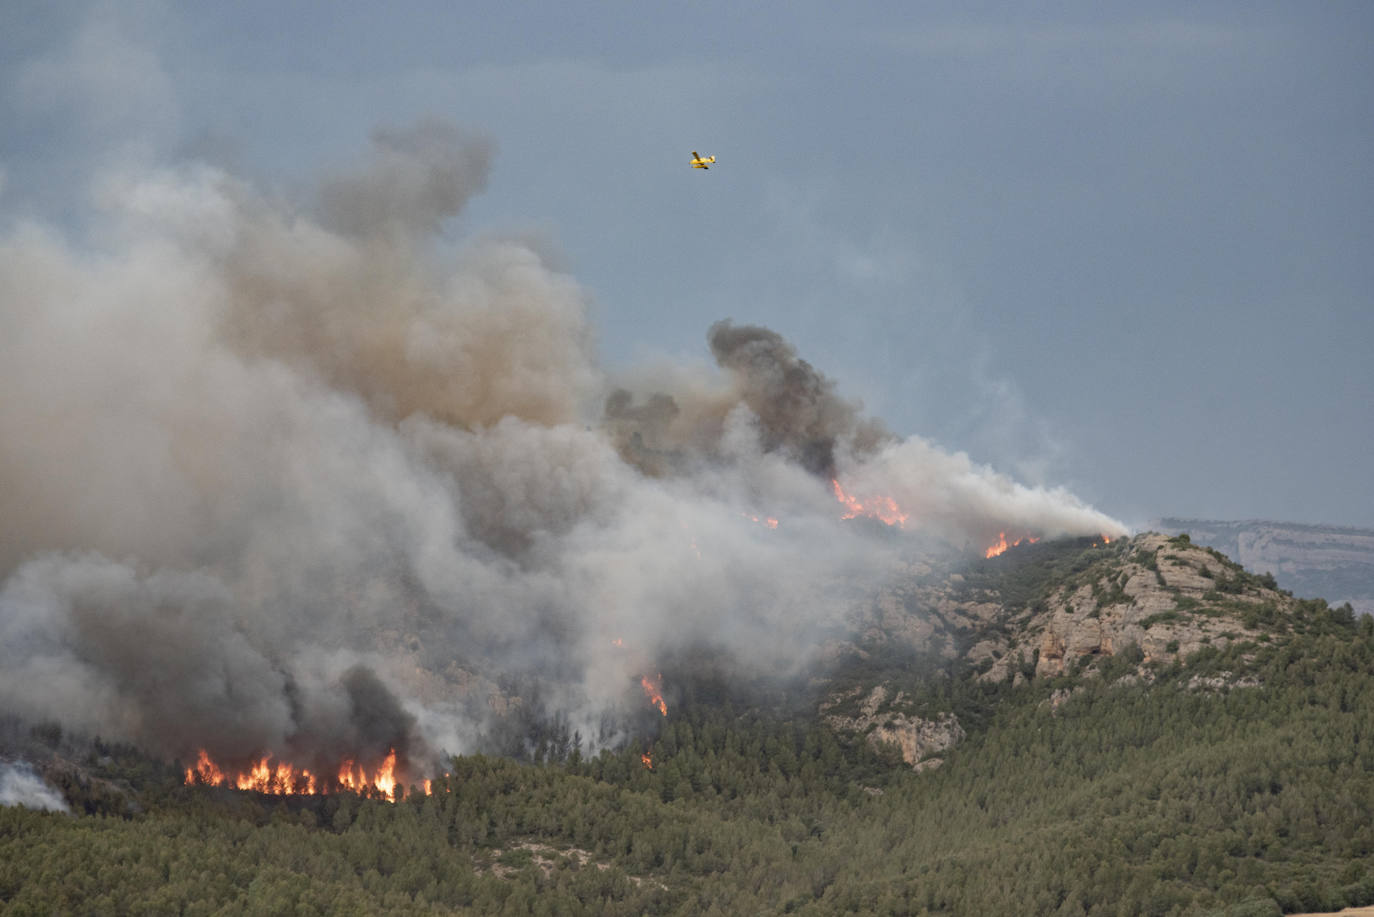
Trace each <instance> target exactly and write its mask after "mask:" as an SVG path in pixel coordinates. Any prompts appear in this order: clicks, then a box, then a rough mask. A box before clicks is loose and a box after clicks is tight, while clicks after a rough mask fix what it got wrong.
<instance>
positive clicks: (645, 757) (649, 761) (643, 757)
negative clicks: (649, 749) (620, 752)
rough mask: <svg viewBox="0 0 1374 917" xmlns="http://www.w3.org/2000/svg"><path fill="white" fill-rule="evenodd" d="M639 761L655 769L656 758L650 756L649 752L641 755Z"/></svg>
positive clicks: (650, 768)
mask: <svg viewBox="0 0 1374 917" xmlns="http://www.w3.org/2000/svg"><path fill="white" fill-rule="evenodd" d="M639 763H640V764H643V765H644V766H645V767H647V768H648V769H649V770H653V769H654V759H653V758H652V757H650V756H649V755H648V754H647V753H646V754H642V755H640V756H639Z"/></svg>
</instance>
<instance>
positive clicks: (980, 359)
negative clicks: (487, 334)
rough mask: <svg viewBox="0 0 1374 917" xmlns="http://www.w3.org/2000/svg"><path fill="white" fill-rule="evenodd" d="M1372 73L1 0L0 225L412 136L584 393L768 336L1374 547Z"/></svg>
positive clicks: (1095, 28)
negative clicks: (381, 135) (428, 139)
mask: <svg viewBox="0 0 1374 917" xmlns="http://www.w3.org/2000/svg"><path fill="white" fill-rule="evenodd" d="M1371 48H1374V4H1370V3H1366V2H1350V3H1342V2H1324V3H1291V4H1266V3H1255V2H1243V3H1221V4H1207V3H1187V4H1177V5H1162V4H1154V5H1150V4H1144V3H1123V4H1104V3H1081V4H1061V5H1056V6H1054V7H1053V9H1052V10H1051V11H1050V12H1037V13H1034V14H1032V13H1028V12H1025V11H1024V8H1023V6H1022V5H1020V4H1016V5H1013V4H992V3H950V4H916V3H910V2H894V3H858V4H838V3H829V4H820V3H809V2H790V3H786V4H783V3H776V4H749V3H739V2H731V3H708V2H691V3H673V4H667V3H652V2H644V0H636V2H622V3H612V2H600V3H569V2H529V3H453V2H437V0H436V2H403V0H392V2H388V3H384V4H383V3H367V4H363V3H356V4H344V3H327V4H326V3H314V4H302V3H292V2H282V0H273V2H234V3H224V2H203V3H176V4H171V3H169V4H165V5H160V4H133V3H119V4H109V5H101V4H96V5H89V4H78V3H49V2H16V0H9V2H6V3H5V4H4V5H3V6H0V125H3V127H0V168H3V170H4V171H3V174H4V182H3V191H0V220H3V221H4V222H5V223H6V224H7V225H13V223H14V221H16V220H18V219H24V218H29V217H37V218H39V219H41V220H43V221H45V222H48V223H52V224H54V225H56V226H59V227H61V228H62V229H63V230H64V231H66V232H70V233H72V234H73V235H74V236H77V237H79V236H80V235H81V234H82V228H83V227H84V226H85V225H86V222H87V216H86V208H87V206H88V204H87V201H88V199H89V193H90V188H91V185H92V182H93V180H94V178H95V177H96V176H97V175H98V174H99V172H100V170H101V169H102V168H103V167H105V166H108V165H109V164H111V163H131V162H132V163H137V162H147V163H150V164H162V163H170V162H174V161H177V160H179V159H186V158H190V157H199V158H205V159H208V160H209V161H211V162H214V163H216V164H218V165H222V166H225V167H227V168H230V169H232V170H233V171H235V172H236V173H238V174H240V175H244V176H247V177H249V178H251V179H252V180H254V181H256V182H259V183H261V184H263V185H265V186H268V187H281V188H289V187H292V186H293V185H295V184H298V183H299V182H301V181H302V180H308V179H310V177H311V176H314V175H317V174H319V173H320V172H321V171H322V170H323V171H328V170H330V169H336V168H341V167H344V166H346V165H348V164H349V163H352V162H354V161H356V160H357V159H358V158H359V157H360V156H361V155H362V154H363V152H364V150H365V149H366V145H367V138H368V135H369V133H370V131H371V130H372V129H373V128H375V127H377V126H405V125H408V124H411V123H413V122H414V121H415V120H416V119H417V118H420V117H423V116H429V115H437V116H440V117H443V118H447V119H450V120H452V121H453V122H455V123H457V124H459V125H461V126H463V127H464V128H468V129H471V130H473V131H475V132H479V133H482V134H484V135H486V136H488V137H490V138H491V139H492V140H493V141H494V142H495V144H496V146H497V157H496V160H495V166H494V169H493V172H492V175H491V179H490V182H489V185H488V189H487V191H486V192H485V193H484V194H483V195H482V196H480V197H479V198H478V199H477V200H476V201H475V202H474V203H473V204H472V205H471V206H470V207H469V208H468V210H467V211H466V212H465V213H464V214H463V215H462V216H461V217H460V218H459V220H458V221H457V222H458V225H455V226H452V227H450V229H449V232H450V233H452V234H453V235H454V237H455V238H456V237H459V236H461V235H463V234H466V233H470V232H483V231H502V232H504V231H511V230H515V231H532V232H537V233H540V234H542V235H544V236H546V237H547V238H548V239H549V240H551V242H552V244H553V245H554V246H556V247H557V248H558V249H559V250H561V251H562V252H563V253H564V255H565V258H566V266H567V269H568V270H569V272H570V273H572V274H573V275H574V276H575V277H576V278H577V279H578V280H579V282H580V283H581V284H583V285H584V287H585V288H586V290H587V291H588V293H589V295H590V297H591V298H592V300H593V301H594V308H595V312H596V324H597V327H598V329H599V337H600V347H601V350H602V353H603V355H604V359H605V361H606V363H607V364H609V365H612V366H617V365H623V364H628V363H631V362H634V361H637V360H641V359H644V358H646V357H651V356H653V355H655V354H671V355H674V356H679V357H681V356H687V357H689V358H693V359H699V360H701V361H702V362H707V361H709V355H708V353H707V349H706V346H705V332H706V329H707V327H708V326H709V325H710V323H711V322H713V321H715V320H716V319H719V318H726V317H730V318H734V319H735V320H736V321H738V322H752V323H759V324H764V325H767V326H769V327H771V328H773V329H775V330H777V331H779V332H780V333H782V334H783V335H784V336H786V337H787V338H788V339H790V340H791V341H793V342H794V343H795V344H796V345H797V346H798V348H799V349H800V351H801V353H802V354H803V356H805V357H806V358H807V359H808V360H810V361H811V362H812V363H813V364H815V365H816V366H817V367H819V368H820V369H821V370H822V371H824V372H826V373H827V374H829V375H830V376H832V377H834V378H836V379H837V380H839V382H840V384H841V386H842V389H843V390H844V391H845V392H847V393H849V394H851V395H853V396H856V397H859V398H862V399H863V400H864V402H865V404H866V405H867V407H868V409H869V410H870V411H872V412H873V413H875V414H878V415H880V416H882V417H884V418H885V419H886V420H887V422H888V423H889V425H890V426H892V427H893V429H895V430H897V431H898V432H901V433H918V434H922V435H924V436H927V437H929V438H931V439H933V440H934V441H936V442H937V443H939V444H941V445H943V446H945V447H947V448H950V449H958V450H965V451H967V452H968V453H969V454H970V455H971V456H972V457H973V458H974V459H975V460H978V461H981V462H987V463H990V464H992V465H993V466H995V467H997V468H999V469H1001V470H1004V471H1007V472H1009V473H1011V474H1013V475H1015V476H1017V477H1018V478H1020V479H1022V480H1025V481H1028V482H1031V483H1051V484H1064V485H1066V486H1067V487H1069V488H1070V489H1072V490H1073V491H1075V492H1076V493H1078V494H1079V495H1080V496H1082V497H1083V498H1085V499H1087V500H1089V501H1091V502H1092V503H1094V504H1095V505H1096V506H1097V507H1098V508H1100V509H1102V510H1104V511H1106V512H1108V513H1111V514H1113V515H1115V516H1118V517H1120V518H1123V519H1125V520H1127V521H1129V522H1133V523H1137V524H1138V523H1141V522H1144V521H1146V520H1148V519H1149V518H1152V517H1155V516H1159V515H1192V516H1204V517H1218V518H1250V517H1263V518H1273V519H1281V520H1293V521H1302V522H1331V523H1338V524H1348V525H1363V526H1374V486H1371V485H1374V474H1371V468H1374V361H1371V354H1370V351H1371V345H1374V292H1372V291H1374V53H1371ZM693 149H696V150H700V151H701V152H702V153H704V154H714V155H716V156H717V157H719V162H718V165H717V166H716V167H714V168H712V169H711V170H710V171H709V172H702V171H699V170H692V169H690V168H688V165H687V160H688V155H689V153H690V151H692V150H693Z"/></svg>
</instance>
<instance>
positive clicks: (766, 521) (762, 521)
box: [740, 513, 778, 529]
mask: <svg viewBox="0 0 1374 917" xmlns="http://www.w3.org/2000/svg"><path fill="white" fill-rule="evenodd" d="M740 515H741V516H743V517H744V518H746V519H748V520H749V521H750V522H757V523H758V524H759V525H766V526H768V527H769V528H770V529H775V528H777V527H778V520H776V519H774V518H773V517H772V516H751V515H749V514H748V513H740Z"/></svg>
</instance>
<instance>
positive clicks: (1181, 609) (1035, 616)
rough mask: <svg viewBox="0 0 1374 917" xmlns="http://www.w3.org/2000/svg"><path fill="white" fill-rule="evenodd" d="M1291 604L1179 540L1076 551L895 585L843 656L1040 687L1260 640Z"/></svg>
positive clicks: (1092, 543) (1255, 578) (1146, 539)
mask: <svg viewBox="0 0 1374 917" xmlns="http://www.w3.org/2000/svg"><path fill="white" fill-rule="evenodd" d="M1018 552H1020V553H1019V555H1018ZM1036 552H1041V553H1040V554H1036ZM1054 552H1057V553H1054ZM1047 564H1049V565H1050V566H1049V567H1047V566H1046V565H1047ZM1055 564H1057V565H1058V566H1054V565H1055ZM1295 602H1296V600H1295V599H1294V598H1293V597H1292V596H1290V595H1288V594H1286V593H1284V592H1281V591H1280V590H1279V589H1278V588H1277V583H1276V582H1275V580H1274V578H1273V577H1272V576H1270V575H1267V574H1263V575H1257V574H1255V573H1251V572H1247V571H1246V570H1244V569H1243V568H1242V567H1240V566H1239V565H1238V564H1235V563H1233V562H1232V561H1231V560H1229V559H1228V558H1227V557H1225V556H1224V555H1222V554H1220V553H1219V552H1217V551H1215V550H1213V549H1211V548H1207V547H1203V546H1201V545H1198V544H1196V543H1194V542H1192V540H1191V539H1190V538H1188V537H1186V536H1176V537H1169V536H1167V535H1162V534H1159V533H1147V534H1144V535H1137V536H1135V537H1133V538H1129V539H1126V540H1124V541H1113V542H1110V543H1107V542H1104V541H1102V540H1099V539H1081V540H1080V541H1079V542H1078V543H1076V544H1069V545H1065V546H1060V547H1057V548H1056V547H1055V546H1053V545H1032V546H1030V547H1029V548H1012V549H1011V550H1009V551H1008V552H1007V554H1005V555H1003V556H1002V557H997V558H992V559H989V560H987V561H986V562H981V561H980V562H975V563H972V564H970V565H968V566H967V567H965V568H964V570H963V571H962V572H960V573H953V574H949V573H944V574H939V573H934V574H933V575H927V576H924V577H921V578H913V579H909V580H905V581H899V582H898V583H897V584H896V585H892V586H889V587H887V588H886V589H884V590H883V591H882V592H881V593H879V594H878V595H877V596H876V597H875V598H874V600H873V601H872V603H871V605H870V606H869V607H868V608H867V609H866V610H865V611H864V612H862V613H861V614H860V615H859V620H858V621H856V622H855V623H856V624H857V625H858V626H857V627H856V631H857V632H858V633H859V634H861V635H862V641H863V642H862V643H861V646H859V647H854V648H851V649H852V651H853V652H854V653H855V654H857V655H859V656H861V657H863V656H865V654H867V653H870V652H873V651H874V650H875V649H877V648H880V647H884V646H886V647H891V646H893V645H901V646H904V647H906V648H907V649H908V650H910V651H913V652H914V653H915V654H917V655H918V656H925V657H927V658H931V659H940V660H951V659H958V658H960V657H962V658H963V659H965V660H967V661H968V662H969V663H970V664H972V665H974V666H975V667H977V668H979V669H980V670H981V671H982V674H981V677H982V678H983V679H984V680H988V681H993V680H1003V679H1012V680H1023V679H1025V678H1046V677H1054V676H1057V675H1061V674H1065V673H1067V672H1069V671H1071V670H1073V669H1074V668H1077V667H1082V666H1084V665H1088V664H1091V663H1092V662H1093V661H1094V660H1105V659H1108V658H1111V657H1114V656H1117V655H1118V654H1120V653H1122V652H1123V651H1125V652H1129V653H1130V654H1132V659H1133V661H1134V662H1135V663H1137V664H1138V665H1139V666H1144V665H1147V664H1149V663H1153V662H1166V663H1167V662H1170V661H1172V660H1174V659H1180V658H1182V659H1186V658H1187V657H1188V656H1190V655H1192V654H1194V653H1196V652H1198V651H1199V650H1201V649H1203V648H1204V647H1208V646H1211V647H1215V648H1217V649H1222V648H1225V647H1226V646H1227V645H1229V644H1231V643H1232V642H1235V641H1247V640H1261V639H1265V634H1266V633H1267V631H1268V630H1269V629H1271V628H1272V627H1274V626H1282V621H1283V619H1284V618H1285V617H1286V616H1287V612H1288V611H1291V609H1292V608H1293V607H1294V604H1295ZM879 702H880V703H881V702H882V700H881V699H880V701H879ZM871 714H872V711H870V714H869V715H871Z"/></svg>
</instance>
